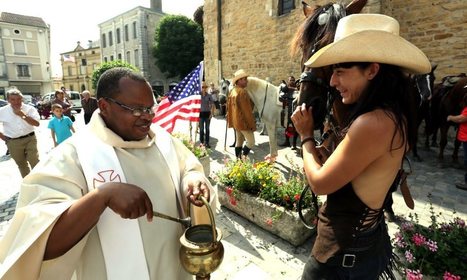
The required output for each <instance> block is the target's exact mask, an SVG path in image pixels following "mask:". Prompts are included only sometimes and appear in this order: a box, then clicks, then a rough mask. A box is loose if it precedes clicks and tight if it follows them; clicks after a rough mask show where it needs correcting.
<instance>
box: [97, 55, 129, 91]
mask: <svg viewBox="0 0 467 280" xmlns="http://www.w3.org/2000/svg"><path fill="white" fill-rule="evenodd" d="M114 67H127V68H130V69H132V70H134V71H138V68H136V67H135V66H133V65H132V64H129V63H128V62H125V61H121V60H114V61H110V62H104V63H102V64H101V65H100V66H99V68H97V69H96V70H94V71H93V72H92V88H93V89H96V88H97V82H98V81H99V78H100V77H101V75H102V74H103V73H104V72H105V71H107V70H109V69H111V68H114Z"/></svg>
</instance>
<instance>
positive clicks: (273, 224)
mask: <svg viewBox="0 0 467 280" xmlns="http://www.w3.org/2000/svg"><path fill="white" fill-rule="evenodd" d="M217 187H218V196H219V202H220V203H221V205H223V206H224V207H226V208H228V209H229V210H231V211H233V212H235V213H237V214H238V215H240V216H242V217H244V218H246V219H247V220H249V221H250V222H252V223H254V224H256V225H258V226H260V227H261V228H263V229H265V230H266V231H268V232H271V233H273V234H275V235H277V236H279V237H281V238H282V239H284V240H286V241H288V242H289V243H291V244H292V245H294V246H299V245H301V244H303V243H304V242H305V241H306V240H307V239H308V238H309V237H310V236H311V235H313V233H314V232H315V230H312V229H309V228H307V227H305V225H304V224H303V223H302V221H301V220H300V217H299V216H298V213H297V212H294V211H291V210H286V209H285V208H284V207H281V206H277V205H274V204H272V203H270V202H268V201H265V200H264V199H261V198H258V197H254V196H252V195H250V194H247V193H240V192H238V193H235V195H234V201H231V199H232V197H231V196H229V195H228V194H227V192H226V189H227V188H226V187H225V186H223V185H219V184H218V186H217ZM311 212H312V211H310V209H305V210H303V215H304V217H305V219H307V220H309V219H311V215H312V213H311Z"/></svg>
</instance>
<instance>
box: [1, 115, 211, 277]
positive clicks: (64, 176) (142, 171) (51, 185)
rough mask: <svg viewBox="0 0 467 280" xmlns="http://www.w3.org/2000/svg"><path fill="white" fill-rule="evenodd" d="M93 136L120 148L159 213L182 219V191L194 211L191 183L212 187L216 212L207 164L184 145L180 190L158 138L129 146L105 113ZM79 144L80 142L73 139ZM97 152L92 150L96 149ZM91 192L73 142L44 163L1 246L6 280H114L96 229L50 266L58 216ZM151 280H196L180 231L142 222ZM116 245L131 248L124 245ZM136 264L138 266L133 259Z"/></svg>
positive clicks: (179, 150)
mask: <svg viewBox="0 0 467 280" xmlns="http://www.w3.org/2000/svg"><path fill="white" fill-rule="evenodd" d="M88 125H89V126H90V129H91V131H92V132H93V133H94V134H95V135H96V136H97V137H99V138H100V139H101V140H102V141H104V142H105V143H108V144H110V145H112V146H114V147H115V152H116V155H117V158H118V159H119V161H120V165H121V167H122V169H123V171H124V173H125V177H126V181H127V182H128V183H131V184H134V185H137V186H139V187H141V188H142V189H144V190H145V191H146V192H147V194H148V196H149V198H150V199H151V201H152V204H153V207H154V210H156V211H158V212H161V213H164V214H167V215H170V216H173V217H179V216H180V213H179V212H180V211H179V209H178V208H179V206H178V205H179V203H177V198H176V191H175V190H176V188H180V193H181V194H183V204H184V205H182V207H183V206H185V205H186V198H185V194H186V190H187V188H188V181H191V180H196V179H200V180H203V181H205V182H206V183H207V184H208V186H209V187H210V188H211V202H213V203H214V205H213V206H212V207H213V209H215V207H216V205H215V204H216V203H215V202H216V200H217V195H216V193H215V191H214V190H213V189H212V186H211V184H210V183H209V180H207V179H206V178H205V177H204V173H203V171H202V165H201V164H200V163H199V161H198V160H197V158H196V157H195V156H194V155H193V154H192V153H191V152H190V151H189V150H188V149H187V148H186V147H185V146H184V145H183V144H182V143H181V142H180V141H178V140H174V141H172V142H173V143H172V145H171V146H172V148H173V149H174V150H175V154H176V155H177V160H178V163H179V169H180V181H181V182H180V185H179V186H174V183H173V181H172V180H171V178H170V176H169V175H168V174H170V168H169V167H168V165H167V162H166V161H165V159H164V157H163V155H162V154H161V152H160V151H159V149H158V147H157V146H156V145H154V137H157V135H156V136H154V133H152V132H151V133H150V137H148V138H146V139H143V140H141V141H124V140H123V139H121V138H120V137H119V136H118V135H116V134H115V133H113V132H112V131H111V130H109V129H108V128H107V127H105V123H104V122H103V120H102V119H101V117H100V115H99V114H97V112H96V113H95V114H94V115H93V117H92V119H91V122H90V123H89V124H88ZM72 137H74V136H72ZM88 145H92V143H91V142H90V143H88ZM87 192H88V188H87V184H86V179H85V177H84V174H83V171H82V167H81V164H80V162H79V159H78V156H77V154H76V148H75V147H74V146H73V145H72V141H65V142H63V143H62V144H60V145H59V146H58V147H57V148H55V149H54V150H53V151H52V152H51V153H49V156H48V157H47V158H45V159H43V160H42V161H41V162H40V163H39V164H38V165H37V166H36V168H34V170H33V171H32V172H31V173H30V174H29V175H28V176H27V177H25V178H24V180H23V183H22V185H21V191H20V195H19V197H18V203H17V209H16V212H15V216H14V217H13V219H12V221H11V224H10V227H9V228H8V230H7V232H6V234H5V236H4V237H3V239H2V240H1V241H0V278H1V279H5V280H7V279H18V280H19V279H21V280H27V279H71V277H72V275H73V274H74V275H75V277H76V279H106V269H105V262H104V259H103V253H102V250H101V244H100V241H99V236H98V233H97V230H96V228H95V227H94V228H93V229H92V230H91V231H90V232H89V233H88V234H87V235H86V236H85V237H83V239H82V240H81V241H80V242H78V243H77V244H76V245H75V246H74V247H73V248H71V249H70V250H69V251H68V252H67V253H65V254H64V255H62V256H60V257H58V258H55V259H52V260H48V261H43V260H42V258H43V255H44V251H45V246H46V243H47V239H48V237H49V234H50V231H51V229H52V227H53V225H54V223H55V222H56V221H57V219H58V217H59V216H60V215H61V214H62V213H63V212H64V211H65V210H66V209H68V207H70V205H72V204H73V203H74V202H75V201H76V200H77V199H79V198H81V197H82V196H83V195H85V194H86V193H87ZM138 223H139V227H140V232H141V237H142V240H143V245H144V253H145V256H146V261H147V266H148V271H149V275H150V278H151V279H193V277H192V276H191V275H189V274H188V273H186V272H185V271H184V269H183V267H182V266H181V264H180V261H179V257H178V251H179V247H180V242H179V238H180V236H181V235H182V234H183V228H182V226H181V225H180V224H178V223H175V222H172V221H168V220H165V219H160V218H157V217H154V220H153V221H152V222H148V221H147V220H146V217H145V216H143V217H140V218H139V219H138ZM116 246H131V240H122V241H121V244H116ZM121 257H122V258H128V262H131V257H129V256H121Z"/></svg>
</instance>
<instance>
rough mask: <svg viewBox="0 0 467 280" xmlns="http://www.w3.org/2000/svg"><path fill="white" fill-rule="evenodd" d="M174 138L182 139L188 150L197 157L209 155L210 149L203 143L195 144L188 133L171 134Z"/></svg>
mask: <svg viewBox="0 0 467 280" xmlns="http://www.w3.org/2000/svg"><path fill="white" fill-rule="evenodd" d="M172 136H174V137H175V138H177V139H179V140H180V141H182V143H183V145H185V146H186V147H187V148H188V150H190V151H191V152H192V153H193V154H194V155H195V156H196V157H197V158H202V157H205V156H208V155H209V152H210V151H211V150H210V149H208V148H206V146H204V145H198V146H197V145H196V144H195V142H193V141H191V140H190V138H189V137H188V135H186V134H181V133H174V134H172Z"/></svg>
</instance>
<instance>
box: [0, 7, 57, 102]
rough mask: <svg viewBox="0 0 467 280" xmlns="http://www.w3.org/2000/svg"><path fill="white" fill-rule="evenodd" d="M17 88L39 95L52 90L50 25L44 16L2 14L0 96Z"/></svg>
mask: <svg viewBox="0 0 467 280" xmlns="http://www.w3.org/2000/svg"><path fill="white" fill-rule="evenodd" d="M11 87H16V88H18V89H19V90H20V91H21V92H22V93H23V94H27V95H31V96H40V94H41V93H45V92H48V91H50V90H52V80H51V69H50V28H49V26H48V25H47V24H46V23H45V22H44V20H43V19H42V18H39V17H32V16H25V15H18V14H12V13H6V12H1V13H0V98H3V99H4V98H5V92H6V91H7V90H8V89H9V88H11Z"/></svg>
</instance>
